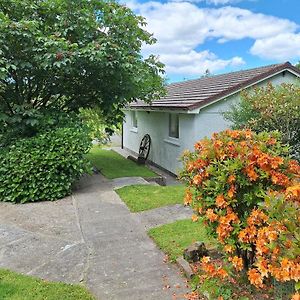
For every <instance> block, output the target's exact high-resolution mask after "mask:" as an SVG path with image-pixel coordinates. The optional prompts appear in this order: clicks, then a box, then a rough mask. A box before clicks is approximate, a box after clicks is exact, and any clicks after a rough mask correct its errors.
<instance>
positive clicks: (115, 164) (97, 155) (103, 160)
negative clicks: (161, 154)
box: [87, 147, 157, 179]
mask: <svg viewBox="0 0 300 300" xmlns="http://www.w3.org/2000/svg"><path fill="white" fill-rule="evenodd" d="M87 157H88V159H89V160H90V161H91V163H92V165H94V166H95V167H96V168H97V169H98V170H99V171H100V172H101V173H102V174H103V175H104V176H105V177H107V178H109V179H113V178H119V177H135V176H139V177H156V176H157V174H155V173H154V172H152V171H151V170H149V169H148V168H147V167H145V166H139V165H137V164H136V163H135V162H133V161H131V160H129V159H126V158H124V157H123V156H122V155H120V154H118V153H117V152H115V151H112V150H105V149H100V148H99V147H93V148H92V149H91V151H90V153H89V154H88V155H87Z"/></svg>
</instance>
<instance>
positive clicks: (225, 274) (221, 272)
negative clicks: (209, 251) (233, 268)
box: [216, 268, 228, 278]
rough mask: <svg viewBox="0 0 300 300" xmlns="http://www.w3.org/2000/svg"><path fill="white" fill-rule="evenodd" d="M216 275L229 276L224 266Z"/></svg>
mask: <svg viewBox="0 0 300 300" xmlns="http://www.w3.org/2000/svg"><path fill="white" fill-rule="evenodd" d="M216 275H217V276H219V277H221V278H226V277H228V273H227V271H226V270H224V269H222V268H219V269H218V270H217V274H216Z"/></svg>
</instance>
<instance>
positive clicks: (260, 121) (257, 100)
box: [224, 84, 300, 158]
mask: <svg viewBox="0 0 300 300" xmlns="http://www.w3.org/2000/svg"><path fill="white" fill-rule="evenodd" d="M224 115H225V118H226V119H227V120H229V121H230V122H232V123H233V128H244V127H247V128H251V129H252V130H254V131H256V132H262V131H276V130H277V131H279V132H281V133H282V140H283V142H284V143H287V144H289V145H290V146H291V153H292V154H293V155H294V156H295V157H298V158H299V155H300V152H299V151H300V86H299V85H298V84H282V85H280V86H277V87H275V86H273V85H272V84H269V85H268V86H267V87H262V88H256V89H254V90H252V91H244V92H243V93H242V94H241V101H240V103H239V104H238V105H234V106H233V107H232V109H231V111H230V112H227V113H225V114H224Z"/></svg>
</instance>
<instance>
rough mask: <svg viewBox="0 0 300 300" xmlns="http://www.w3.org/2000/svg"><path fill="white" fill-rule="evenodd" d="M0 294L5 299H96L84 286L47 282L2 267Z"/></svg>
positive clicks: (0, 270)
mask: <svg viewBox="0 0 300 300" xmlns="http://www.w3.org/2000/svg"><path fill="white" fill-rule="evenodd" d="M0 295H1V299H3V300H4V299H5V300H94V297H93V296H92V295H91V294H90V293H89V292H88V291H87V290H86V289H85V288H84V287H82V286H79V285H71V284H65V283H62V282H55V283H54V282H47V281H44V280H41V279H37V278H34V277H30V276H25V275H21V274H17V273H15V272H11V271H8V270H3V269H0Z"/></svg>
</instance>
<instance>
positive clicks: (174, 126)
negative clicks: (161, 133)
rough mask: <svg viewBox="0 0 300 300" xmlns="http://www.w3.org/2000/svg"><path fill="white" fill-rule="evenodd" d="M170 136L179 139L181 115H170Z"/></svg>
mask: <svg viewBox="0 0 300 300" xmlns="http://www.w3.org/2000/svg"><path fill="white" fill-rule="evenodd" d="M169 136H170V137H173V138H179V115H178V114H169Z"/></svg>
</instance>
